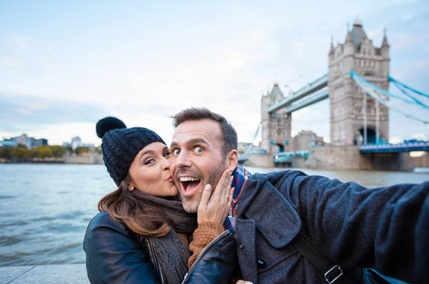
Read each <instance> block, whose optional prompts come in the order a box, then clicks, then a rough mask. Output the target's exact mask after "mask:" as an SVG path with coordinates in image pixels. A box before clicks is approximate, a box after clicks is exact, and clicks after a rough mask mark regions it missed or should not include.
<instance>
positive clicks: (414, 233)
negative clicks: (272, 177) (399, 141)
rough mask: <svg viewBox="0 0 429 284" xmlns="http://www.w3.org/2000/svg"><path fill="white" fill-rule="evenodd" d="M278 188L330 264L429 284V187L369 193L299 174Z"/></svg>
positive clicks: (352, 185)
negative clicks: (374, 271) (375, 271)
mask: <svg viewBox="0 0 429 284" xmlns="http://www.w3.org/2000/svg"><path fill="white" fill-rule="evenodd" d="M276 187H277V188H278V189H280V191H281V192H282V194H283V195H285V197H286V198H287V199H288V200H292V203H294V204H292V206H293V207H295V208H296V209H297V211H298V213H299V215H300V216H301V219H302V221H303V223H304V224H305V225H306V230H307V231H308V232H307V233H308V235H309V237H310V238H311V241H312V242H314V243H315V244H316V245H317V246H318V247H320V248H321V249H322V250H323V251H324V252H325V253H326V254H327V255H328V256H330V257H331V259H333V260H336V261H338V262H339V263H340V264H342V265H343V266H344V267H373V268H375V269H376V270H378V271H379V272H381V273H382V274H385V275H387V276H391V277H394V278H398V279H401V280H405V281H407V282H411V283H429V269H428V267H429V182H425V183H422V184H402V185H394V186H390V187H385V188H373V189H368V188H365V187H362V186H360V185H358V184H356V183H353V182H350V183H342V182H340V181H338V180H330V179H328V178H325V177H318V176H306V175H305V174H303V173H300V172H294V173H292V174H286V175H285V176H284V177H283V178H282V180H280V181H279V182H278V183H277V186H276Z"/></svg>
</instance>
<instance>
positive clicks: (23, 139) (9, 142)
mask: <svg viewBox="0 0 429 284" xmlns="http://www.w3.org/2000/svg"><path fill="white" fill-rule="evenodd" d="M18 145H24V146H25V147H27V148H28V149H31V148H34V147H38V146H44V145H48V139H45V138H40V139H36V138H34V137H28V136H27V134H25V133H24V134H22V135H21V136H17V137H12V138H9V139H4V140H3V141H1V142H0V148H5V147H16V146H18Z"/></svg>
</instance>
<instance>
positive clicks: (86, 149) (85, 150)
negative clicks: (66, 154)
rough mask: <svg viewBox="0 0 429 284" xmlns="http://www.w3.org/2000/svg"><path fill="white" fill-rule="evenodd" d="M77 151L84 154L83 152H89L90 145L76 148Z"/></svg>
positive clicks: (78, 153)
mask: <svg viewBox="0 0 429 284" xmlns="http://www.w3.org/2000/svg"><path fill="white" fill-rule="evenodd" d="M74 151H75V153H76V154H77V155H79V156H80V155H82V154H83V153H88V152H89V149H88V147H77V148H76V149H75V150H74Z"/></svg>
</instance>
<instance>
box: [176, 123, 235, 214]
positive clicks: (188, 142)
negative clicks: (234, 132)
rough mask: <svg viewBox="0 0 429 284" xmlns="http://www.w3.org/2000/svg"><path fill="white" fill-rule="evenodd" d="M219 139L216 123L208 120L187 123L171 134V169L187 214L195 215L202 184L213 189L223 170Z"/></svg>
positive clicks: (220, 137)
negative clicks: (208, 185)
mask: <svg viewBox="0 0 429 284" xmlns="http://www.w3.org/2000/svg"><path fill="white" fill-rule="evenodd" d="M222 139H223V135H222V131H221V129H220V125H219V123H217V122H216V121H213V120H210V119H203V120H191V121H186V122H183V123H181V124H180V125H179V126H178V127H177V128H176V130H175V131H174V135H173V139H172V142H171V158H170V170H171V174H172V176H173V179H174V182H175V183H176V186H177V188H178V189H179V193H180V196H181V198H182V203H183V208H184V209H185V210H186V211H187V212H197V210H198V205H199V204H200V199H201V195H202V192H203V189H204V187H205V185H206V184H210V185H211V186H212V188H215V186H216V184H217V182H218V180H219V178H220V176H221V174H222V173H223V171H224V170H225V169H226V166H227V163H226V158H224V157H223V155H222Z"/></svg>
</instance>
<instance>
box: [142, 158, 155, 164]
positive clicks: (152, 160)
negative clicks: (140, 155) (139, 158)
mask: <svg viewBox="0 0 429 284" xmlns="http://www.w3.org/2000/svg"><path fill="white" fill-rule="evenodd" d="M154 162H155V159H147V160H146V161H144V164H145V165H149V164H153V163H154Z"/></svg>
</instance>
